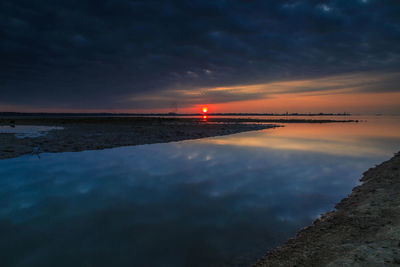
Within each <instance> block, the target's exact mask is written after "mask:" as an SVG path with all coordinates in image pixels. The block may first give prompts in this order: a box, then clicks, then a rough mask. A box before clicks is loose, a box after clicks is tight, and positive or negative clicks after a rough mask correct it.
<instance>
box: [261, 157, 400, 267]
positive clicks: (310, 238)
mask: <svg viewBox="0 0 400 267" xmlns="http://www.w3.org/2000/svg"><path fill="white" fill-rule="evenodd" d="M361 181H362V182H363V184H362V185H360V186H357V187H355V188H354V189H353V191H352V193H351V194H350V195H349V196H348V197H347V198H345V199H343V200H342V201H341V202H340V203H339V204H337V205H336V206H335V208H336V211H331V212H327V213H326V214H324V215H323V216H322V217H321V218H320V219H317V220H316V221H314V223H313V224H312V225H311V226H309V227H306V228H304V229H302V230H301V231H300V232H299V233H298V234H297V235H296V237H294V238H293V239H290V240H288V241H287V242H286V243H285V244H284V245H283V246H282V247H278V248H275V249H273V250H271V251H269V252H268V253H267V254H266V256H265V257H264V258H263V259H261V260H260V261H259V262H258V263H257V264H255V266H331V267H333V266H400V193H399V192H400V152H399V153H397V154H396V155H395V156H394V157H393V158H392V159H390V160H388V161H386V162H383V163H382V164H380V165H378V166H377V167H375V168H371V169H369V170H368V171H366V172H365V173H364V175H363V177H362V179H361Z"/></svg>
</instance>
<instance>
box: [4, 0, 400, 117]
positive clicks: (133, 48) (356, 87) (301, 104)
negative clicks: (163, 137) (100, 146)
mask: <svg viewBox="0 0 400 267" xmlns="http://www.w3.org/2000/svg"><path fill="white" fill-rule="evenodd" d="M0 40H1V41H0V111H79V112H81V111H90V112H94V111H111V112H119V111H121V112H170V111H172V112H196V111H198V109H199V107H201V106H202V105H208V106H209V107H210V111H211V112H213V111H214V112H286V111H289V112H343V111H347V112H353V113H359V112H361V113H398V114H400V86H399V85H400V1H398V0H391V1H390V0H333V1H322V0H321V1H311V0H310V1H305V0H298V1H296V0H292V1H291V0H287V1H283V0H282V1H278V0H276V1H268V0H163V1H161V0H159V1H156V0H143V1H135V0H90V1H85V0H41V1H32V0H2V1H1V2H0Z"/></svg>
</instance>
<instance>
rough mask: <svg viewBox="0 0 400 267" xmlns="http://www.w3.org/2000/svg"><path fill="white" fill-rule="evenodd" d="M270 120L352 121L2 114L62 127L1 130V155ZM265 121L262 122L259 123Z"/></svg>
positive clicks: (198, 134) (179, 135) (244, 127)
mask: <svg viewBox="0 0 400 267" xmlns="http://www.w3.org/2000/svg"><path fill="white" fill-rule="evenodd" d="M269 122H278V123H279V122H288V123H290V122H296V123H299V122H307V123H329V122H353V121H334V120H299V119H293V120H292V119H288V120H281V119H278V120H258V119H234V118H219V119H209V120H207V121H203V120H202V119H195V118H154V117H8V118H6V117H3V118H0V125H16V126H20V125H41V126H52V127H54V126H56V127H63V128H64V129H63V130H52V131H49V132H48V133H47V134H46V135H44V136H40V137H35V138H17V137H16V136H15V135H14V134H11V133H0V159H6V158H13V157H18V156H20V155H24V154H30V153H32V152H34V153H37V152H68V151H83V150H94V149H104V148H112V147H119V146H129V145H142V144H152V143H162V142H171V141H181V140H187V139H198V138H204V137H211V136H219V135H228V134H234V133H240V132H245V131H254V130H262V129H267V128H273V127H277V125H276V124H266V123H269ZM260 123H262V124H260Z"/></svg>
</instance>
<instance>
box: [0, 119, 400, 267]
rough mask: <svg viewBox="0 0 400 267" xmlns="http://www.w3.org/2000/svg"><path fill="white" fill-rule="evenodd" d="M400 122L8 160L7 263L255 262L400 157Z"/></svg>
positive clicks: (3, 185)
mask: <svg viewBox="0 0 400 267" xmlns="http://www.w3.org/2000/svg"><path fill="white" fill-rule="evenodd" d="M399 122H400V120H399V119H398V117H379V118H378V117H371V118H370V119H369V120H368V121H367V122H363V123H358V124H357V123H352V124H348V123H346V124H339V123H334V124H289V125H286V127H282V128H275V129H267V130H263V131H254V132H247V133H241V134H235V135H231V136H224V137H214V138H206V139H200V140H193V141H184V142H175V143H167V144H153V145H143V146H134V147H121V148H114V149H108V150H102V151H84V152H75V153H57V154H50V153H47V154H42V155H41V158H40V159H38V158H37V157H35V156H22V157H19V158H15V159H8V160H1V161H0V236H1V239H0V249H1V250H0V259H1V266H213V265H214V266H220V265H224V264H226V265H240V264H244V265H247V264H249V263H252V262H254V261H255V260H256V259H257V258H259V257H261V256H262V255H264V254H265V252H266V251H267V250H268V249H269V248H272V247H274V246H277V245H279V244H282V243H283V242H284V241H285V240H286V239H287V238H289V237H291V236H293V235H294V234H295V233H296V232H297V231H298V230H299V229H300V228H302V227H304V226H306V225H309V224H310V223H311V222H312V221H313V220H314V219H315V218H317V217H318V216H319V215H320V214H321V213H324V212H326V211H328V210H332V209H333V208H334V204H335V203H337V202H338V201H339V200H340V199H342V198H343V197H345V196H346V195H347V194H349V193H350V192H351V189H352V188H353V187H354V186H355V185H356V184H358V183H359V182H358V180H359V179H360V178H361V174H362V172H364V171H365V170H367V169H368V168H370V167H373V166H374V165H375V164H378V163H380V162H382V161H383V160H386V159H389V158H390V157H391V156H392V155H393V153H395V152H397V151H399V150H400V123H399Z"/></svg>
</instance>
